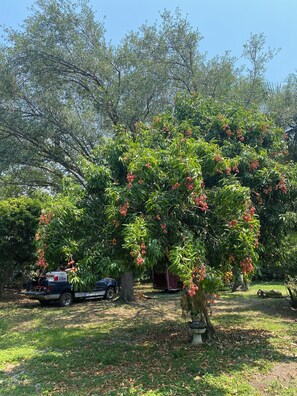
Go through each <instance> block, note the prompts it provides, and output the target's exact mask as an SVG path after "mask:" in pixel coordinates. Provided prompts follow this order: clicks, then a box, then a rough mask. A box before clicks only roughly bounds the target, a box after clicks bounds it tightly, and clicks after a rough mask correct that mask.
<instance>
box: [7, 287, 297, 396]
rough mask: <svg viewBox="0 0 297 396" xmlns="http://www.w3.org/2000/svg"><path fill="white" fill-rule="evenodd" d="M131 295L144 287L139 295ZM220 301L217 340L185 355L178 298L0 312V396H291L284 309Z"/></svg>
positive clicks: (291, 359) (289, 331) (226, 297)
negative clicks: (131, 303) (129, 303)
mask: <svg viewBox="0 0 297 396" xmlns="http://www.w3.org/2000/svg"><path fill="white" fill-rule="evenodd" d="M138 288H139V290H142V289H143V287H142V286H139V287H138ZM259 288H261V289H266V290H270V289H272V288H273V289H277V290H279V291H281V292H282V293H283V294H284V295H286V291H285V288H284V287H283V286H282V285H277V284H265V285H263V284H261V285H259V284H258V285H253V286H252V287H251V290H250V291H249V292H244V293H242V292H236V293H229V292H224V293H223V295H222V298H221V300H219V301H218V302H217V304H216V307H215V308H214V310H213V322H214V324H215V326H216V329H217V333H216V338H215V339H214V340H212V341H210V342H206V343H204V344H203V345H201V346H192V345H191V344H190V342H189V341H190V338H189V334H188V328H187V322H186V321H185V320H184V319H182V317H181V311H180V308H179V294H178V293H176V294H170V293H169V294H168V293H163V292H155V293H153V292H152V290H151V289H149V288H148V287H145V288H144V290H145V293H146V295H148V296H152V297H155V298H154V299H138V300H137V302H136V303H135V304H133V305H130V306H127V305H121V304H120V303H119V302H114V303H108V302H104V301H90V302H81V303H76V304H74V305H73V306H71V307H69V308H60V307H58V306H57V305H53V306H50V307H46V308H45V307H41V306H39V304H38V303H37V302H32V301H30V300H25V299H23V300H21V299H20V300H17V299H16V300H11V301H9V300H6V301H3V302H2V303H0V342H1V344H0V395H11V396H18V395H26V396H27V395H69V396H75V395H93V396H95V395H96V396H97V395H98V396H99V395H146V396H159V395H168V396H169V395H176V396H180V395H181V396H182V395H211V396H212V395H296V389H297V380H296V373H297V337H296V336H297V311H294V310H292V309H291V308H290V305H289V303H288V301H287V300H286V299H285V298H283V299H260V298H258V297H257V295H256V293H257V290H258V289H259Z"/></svg>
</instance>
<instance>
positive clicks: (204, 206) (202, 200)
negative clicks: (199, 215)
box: [195, 194, 208, 212]
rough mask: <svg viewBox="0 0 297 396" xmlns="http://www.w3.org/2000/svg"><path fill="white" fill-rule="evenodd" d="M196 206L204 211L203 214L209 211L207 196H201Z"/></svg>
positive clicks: (197, 199) (197, 198)
mask: <svg viewBox="0 0 297 396" xmlns="http://www.w3.org/2000/svg"><path fill="white" fill-rule="evenodd" d="M195 205H196V206H198V207H199V208H200V209H201V210H202V212H205V211H206V210H207V209H208V205H207V203H206V195H204V194H201V195H200V196H199V197H196V198H195Z"/></svg>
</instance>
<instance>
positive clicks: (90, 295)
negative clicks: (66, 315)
mask: <svg viewBox="0 0 297 396" xmlns="http://www.w3.org/2000/svg"><path fill="white" fill-rule="evenodd" d="M117 290H118V289H117V283H116V281H115V280H114V279H112V278H103V279H100V280H98V281H97V282H95V285H94V288H93V289H92V290H88V291H81V290H76V289H75V287H74V285H73V284H71V283H70V282H68V279H67V272H65V271H56V272H48V273H47V274H46V276H45V277H44V278H41V279H38V280H35V281H31V282H29V284H28V285H27V287H26V290H25V291H24V292H23V293H22V294H23V295H25V296H26V297H28V298H30V299H33V300H38V301H39V302H40V304H41V305H48V304H49V303H50V302H51V301H56V302H58V304H59V305H60V306H61V307H67V306H69V305H71V304H72V303H73V301H74V300H78V299H98V298H101V299H102V298H105V299H106V300H112V299H113V298H114V297H115V295H116V293H117Z"/></svg>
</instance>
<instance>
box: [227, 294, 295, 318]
mask: <svg viewBox="0 0 297 396" xmlns="http://www.w3.org/2000/svg"><path fill="white" fill-rule="evenodd" d="M219 306H220V308H221V309H222V310H223V312H225V313H227V314H229V313H230V312H236V313H238V314H241V313H243V312H247V311H255V312H257V313H262V314H264V315H269V316H274V317H280V318H282V319H286V320H295V319H297V310H296V309H295V310H294V309H293V308H291V306H290V303H289V301H288V300H287V299H286V298H259V297H256V296H255V297H251V298H248V299H245V298H243V299H237V300H224V299H223V300H221V301H220V302H219Z"/></svg>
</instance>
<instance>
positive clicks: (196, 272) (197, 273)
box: [192, 264, 206, 282]
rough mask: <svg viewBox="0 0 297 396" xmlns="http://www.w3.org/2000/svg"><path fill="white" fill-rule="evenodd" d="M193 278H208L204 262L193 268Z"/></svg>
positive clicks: (196, 280)
mask: <svg viewBox="0 0 297 396" xmlns="http://www.w3.org/2000/svg"><path fill="white" fill-rule="evenodd" d="M192 278H193V280H194V281H195V282H202V281H203V280H204V279H205V278H206V268H205V265H204V264H201V266H200V267H195V268H194V269H193V272H192Z"/></svg>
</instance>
